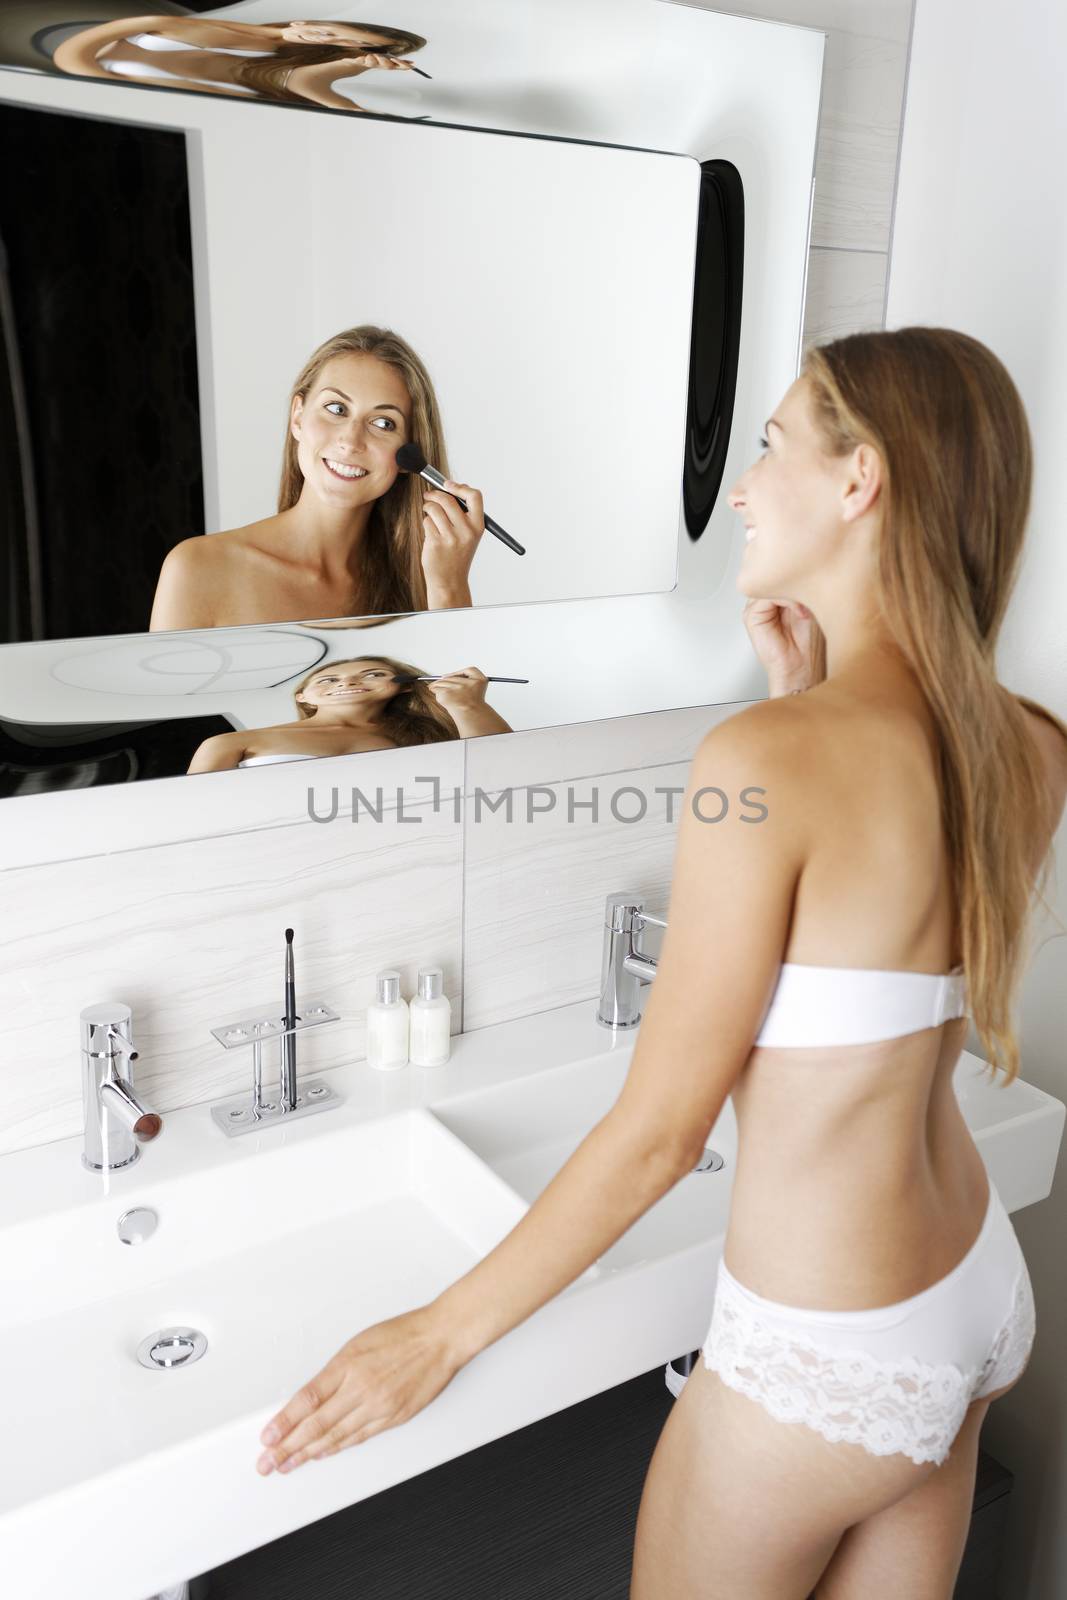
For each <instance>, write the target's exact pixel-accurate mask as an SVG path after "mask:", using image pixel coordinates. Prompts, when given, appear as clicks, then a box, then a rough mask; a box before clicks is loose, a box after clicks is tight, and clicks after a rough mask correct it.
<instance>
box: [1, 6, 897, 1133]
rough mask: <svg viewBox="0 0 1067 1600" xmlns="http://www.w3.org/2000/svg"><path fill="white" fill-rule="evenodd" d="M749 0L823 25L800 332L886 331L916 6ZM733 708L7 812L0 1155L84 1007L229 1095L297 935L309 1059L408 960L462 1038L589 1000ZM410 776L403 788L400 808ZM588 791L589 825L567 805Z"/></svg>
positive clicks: (351, 1022)
mask: <svg viewBox="0 0 1067 1600" xmlns="http://www.w3.org/2000/svg"><path fill="white" fill-rule="evenodd" d="M708 9H712V10H714V9H722V10H726V9H734V8H733V7H729V8H728V7H725V6H724V7H714V6H712V7H709V8H708ZM739 9H740V8H739ZM748 10H749V13H750V14H753V15H759V16H765V17H772V18H776V19H778V20H781V21H786V22H796V23H807V24H811V25H815V26H822V27H826V28H827V29H828V30H829V43H828V51H827V63H826V78H825V86H824V99H823V114H822V121H821V125H820V136H819V147H818V157H817V172H816V203H815V209H814V217H813V237H812V250H811V256H810V267H809V280H808V295H807V307H806V320H805V339H806V341H810V340H812V339H817V338H825V337H828V336H831V335H833V334H836V333H841V332H848V331H852V330H853V329H856V328H860V327H870V326H880V325H881V323H882V321H883V316H882V306H883V300H884V284H885V270H886V260H887V251H888V248H889V236H890V223H891V216H892V202H893V188H894V182H895V172H896V150H897V140H898V134H899V123H900V114H901V102H902V97H903V87H904V81H905V75H906V64H907V51H908V38H909V30H910V23H911V0H768V3H767V4H766V5H763V6H760V5H753V6H752V7H750V8H748ZM738 709H740V707H739V706H738V705H736V704H727V705H715V706H703V707H701V706H697V707H689V708H684V709H682V710H678V711H666V712H660V713H655V714H650V715H645V716H635V717H622V718H618V719H615V720H612V721H607V722H597V723H589V724H584V725H581V724H580V725H576V726H572V727H566V728H557V729H546V730H543V731H537V732H531V733H521V734H506V735H502V736H499V737H497V738H494V739H486V740H474V741H471V742H470V743H468V744H467V745H466V746H461V745H458V744H457V745H455V746H435V747H432V753H431V751H429V750H422V751H418V752H411V751H395V752H386V753H383V755H382V756H380V757H370V756H361V757H339V758H336V759H335V760H333V761H327V762H319V763H316V771H315V777H314V783H313V786H312V787H313V789H314V796H315V803H314V807H313V809H314V810H315V812H316V814H318V815H323V814H326V813H327V812H328V810H329V807H330V791H331V789H332V788H333V786H335V785H336V786H337V788H338V793H339V798H340V804H339V809H338V816H337V817H336V819H334V820H333V821H331V822H329V823H320V822H315V821H312V820H311V817H310V816H309V811H308V803H307V794H308V788H309V784H308V780H307V777H306V773H305V772H304V771H300V772H298V773H294V771H293V769H290V770H289V771H288V772H286V770H285V769H284V768H273V769H269V768H267V769H263V770H262V771H260V772H257V773H255V774H249V773H242V774H241V777H240V779H239V780H237V782H236V783H235V781H234V780H235V778H236V775H235V774H231V773H216V774H205V775H203V776H202V777H200V778H198V779H197V780H196V786H195V793H194V794H191V795H190V794H188V793H187V791H186V790H185V789H184V787H183V788H182V792H181V797H180V800H181V807H182V811H181V818H182V826H181V828H180V829H178V830H177V831H178V832H180V834H181V837H180V838H179V839H178V840H177V842H168V843H164V842H162V840H163V838H168V839H173V836H174V834H175V832H176V829H175V824H174V816H173V812H174V807H175V806H176V805H177V804H178V798H179V797H177V796H175V795H174V794H173V793H172V791H171V789H170V788H169V787H168V786H167V785H166V784H158V785H153V786H152V787H153V789H156V790H158V791H159V794H158V795H157V796H154V797H153V803H152V804H151V805H149V804H147V803H146V804H138V803H135V802H136V801H138V800H139V798H140V792H139V791H138V794H137V795H135V796H133V797H132V798H131V796H130V795H127V794H125V793H124V794H123V795H121V796H120V797H118V798H116V796H115V793H114V791H103V790H102V791H97V792H95V793H93V794H91V795H83V794H76V795H63V794H60V795H48V796H41V797H39V799H38V800H36V801H33V802H30V801H25V800H23V801H19V802H18V805H17V807H13V808H12V810H13V812H14V814H13V815H12V816H11V817H10V818H7V817H5V830H4V835H3V837H2V838H0V895H2V906H3V922H2V932H0V1015H2V1016H3V1017H4V1042H5V1046H6V1058H5V1060H4V1062H3V1065H2V1066H0V1077H2V1081H3V1094H2V1096H0V1153H2V1152H5V1151H8V1150H13V1149H18V1148H22V1147H24V1146H28V1145H35V1144H43V1143H47V1142H48V1141H50V1140H53V1139H61V1138H66V1137H68V1136H70V1135H72V1134H76V1133H77V1132H78V1131H79V1129H80V1126H81V1099H80V1096H81V1086H80V1080H79V1074H78V1013H79V1012H80V1010H81V1009H82V1007H83V1006H85V1005H88V1004H90V1003H91V1002H93V1001H96V1000H102V999H108V998H111V999H122V1000H125V1001H127V1002H128V1003H129V1004H130V1005H131V1006H132V1007H133V1010H134V1018H135V1026H136V1037H137V1042H138V1045H139V1048H140V1051H141V1057H140V1060H139V1062H138V1064H137V1083H138V1085H139V1087H140V1088H141V1089H142V1090H143V1092H144V1095H145V1097H146V1099H147V1100H149V1101H150V1102H151V1103H152V1104H153V1105H155V1106H157V1107H158V1108H159V1109H160V1110H162V1111H166V1110H168V1109H173V1108H175V1107H177V1106H182V1105H190V1104H196V1103H200V1102H204V1101H207V1100H211V1099H215V1098H218V1097H219V1096H221V1095H225V1094H228V1093H232V1092H234V1091H236V1090H238V1089H240V1088H242V1087H243V1086H244V1084H245V1082H246V1081H247V1080H248V1078H249V1076H250V1063H246V1062H245V1061H244V1060H243V1059H242V1058H241V1057H237V1056H234V1055H232V1054H230V1053H224V1052H223V1051H222V1049H221V1047H219V1046H218V1045H217V1044H216V1043H215V1041H214V1039H213V1038H212V1037H211V1035H210V1033H209V1031H208V1030H209V1029H210V1028H211V1027H212V1026H214V1025H216V1024H218V1023H219V1022H222V1021H225V1020H227V1018H228V1017H230V1016H233V1015H235V1014H237V1013H238V1012H244V1011H245V1009H246V1007H247V1008H248V1009H251V1010H255V1009H256V1008H257V1007H258V1006H259V1005H260V1004H261V1003H263V1002H267V1003H272V1002H273V1001H275V1000H276V999H277V994H278V988H279V977H280V973H281V956H282V937H283V929H284V928H285V926H286V925H287V924H288V925H291V926H293V927H294V928H295V929H296V934H297V949H298V952H299V961H300V966H299V982H300V992H301V994H302V995H305V996H308V997H311V995H312V991H314V993H315V994H317V995H320V996H321V997H322V998H324V999H327V1000H332V1001H333V1002H334V1003H335V1004H336V1005H337V1007H338V1009H339V1010H340V1011H341V1012H342V1013H343V1020H342V1021H341V1022H339V1023H335V1024H331V1025H330V1026H328V1027H326V1028H324V1029H323V1030H322V1031H321V1033H318V1034H313V1035H310V1036H308V1037H307V1038H306V1040H305V1041H304V1042H303V1046H302V1063H303V1066H305V1067H306V1068H309V1069H315V1068H325V1067H329V1066H331V1065H334V1064H336V1063H338V1062H340V1061H341V1060H345V1059H347V1060H351V1059H353V1058H358V1057H360V1056H362V1055H363V1053H364V1048H363V1024H362V1013H363V1011H364V1009H365V1007H366V1005H367V1004H368V1002H369V1001H370V999H371V998H372V993H373V976H374V973H375V971H377V970H378V969H379V968H381V967H383V966H397V967H399V968H400V969H401V971H402V972H403V974H404V977H405V980H406V990H405V992H408V993H410V991H411V989H412V987H413V980H414V977H415V971H416V968H417V966H418V965H419V963H420V962H429V961H432V962H436V963H440V964H441V965H443V966H444V968H445V973H446V990H447V993H448V995H449V997H450V999H451V1000H452V1003H453V1025H454V1029H455V1030H456V1031H459V1030H460V1029H461V1028H462V1029H474V1028H481V1027H485V1026H488V1025H490V1024H491V1023H494V1022H498V1021H502V1020H504V1019H506V1018H510V1017H516V1016H523V1015H527V1014H529V1013H531V1012H534V1011H540V1010H547V1009H551V1008H553V1007H557V1006H561V1005H566V1004H568V1003H569V1002H571V1001H573V1000H578V999H583V998H586V997H588V998H589V1000H590V1002H592V1000H593V998H594V996H595V994H596V989H597V985H598V982H599V976H600V924H601V920H602V910H603V897H604V895H605V894H606V893H608V892H609V891H610V890H612V889H616V888H630V887H633V888H635V889H637V890H638V891H639V892H641V893H642V894H644V896H645V898H646V901H647V903H648V905H649V907H650V909H652V910H654V911H656V910H662V909H663V907H664V906H665V905H666V900H667V891H668V884H669V880H670V873H671V865H672V861H673V854H674V836H675V826H674V824H673V823H672V822H670V821H668V820H667V810H666V807H667V798H666V796H665V795H664V794H662V793H659V794H657V792H656V791H657V790H664V789H667V788H669V787H671V786H675V787H677V786H679V785H684V783H685V777H686V768H687V765H688V762H689V760H690V759H691V757H692V754H693V751H694V749H695V748H696V746H697V744H698V743H699V741H700V739H701V737H702V736H703V734H704V732H705V731H706V730H707V729H708V728H710V727H711V726H712V724H713V723H715V722H717V721H721V720H722V719H723V718H725V717H727V716H730V715H732V714H733V713H734V712H736V711H737V710H738ZM357 764H358V775H357V772H356V770H355V766H356V765H357ZM417 777H419V778H421V779H422V780H424V781H421V782H416V781H415V780H416V778H417ZM431 778H436V780H437V781H438V783H439V785H440V794H441V803H440V804H438V805H436V806H435V804H434V803H433V800H432V791H431V788H430V786H429V779H431ZM354 783H358V785H359V786H360V788H361V789H362V791H363V793H364V795H366V796H368V797H372V796H373V794H374V792H375V791H376V790H377V789H379V788H380V789H381V790H382V794H383V800H382V815H381V818H380V820H377V821H374V820H373V819H372V818H371V817H370V816H369V815H368V814H367V812H366V811H365V809H363V808H362V807H360V806H358V805H357V808H356V811H357V814H356V820H355V821H353V820H352V805H351V788H350V786H351V785H352V784H354ZM398 784H405V785H407V786H408V789H409V792H411V793H413V799H410V798H407V799H405V800H404V802H403V804H402V805H401V806H400V807H398V805H397V801H396V789H397V785H398ZM238 785H239V787H238ZM412 786H413V788H412ZM594 789H596V790H598V792H599V802H600V808H601V809H600V819H599V821H598V822H597V823H596V824H593V823H592V822H591V821H590V820H589V818H590V813H589V811H588V809H584V808H583V807H582V806H581V802H582V801H588V800H589V799H590V798H591V797H592V793H593V790H594ZM164 790H167V793H166V794H164V793H163V791H164ZM457 790H458V791H459V793H460V795H461V796H462V798H461V800H460V801H458V802H456V803H453V799H452V797H453V795H454V794H455V793H456V791H457ZM504 790H510V791H511V799H512V820H511V821H510V822H509V821H508V820H507V815H506V811H505V810H503V809H501V810H499V811H497V812H496V813H492V812H490V810H489V808H488V806H487V805H484V804H483V805H482V808H481V811H480V813H479V811H478V809H477V807H478V796H479V794H482V795H489V796H494V797H496V799H497V801H498V803H499V799H500V796H501V794H502V792H503V791H504ZM532 790H535V791H536V793H534V794H533V806H534V808H535V809H534V810H533V812H532V813H531V814H530V815H529V819H527V816H528V813H527V803H528V799H529V798H530V795H531V792H532ZM569 793H570V794H571V795H572V797H573V801H574V802H577V804H575V807H574V820H573V821H569V820H568V810H567V801H568V794H569ZM612 796H616V797H617V799H616V806H617V810H618V816H615V815H613V814H612V809H611V800H612ZM85 805H95V806H97V807H98V808H99V809H101V811H102V812H104V811H106V812H107V818H108V826H109V830H110V831H109V833H108V835H107V837H106V840H105V847H104V848H103V849H101V847H100V843H99V840H100V838H101V835H100V833H99V831H98V830H97V832H96V833H95V836H94V837H95V839H96V841H97V842H96V843H95V844H94V847H93V848H94V853H92V854H89V853H86V850H85V847H84V845H83V844H82V843H81V840H80V838H79V821H80V818H81V817H82V816H83V815H84V813H83V812H81V811H79V807H84V806H85ZM19 808H23V809H19ZM642 808H643V814H642V815H641V816H640V820H637V821H633V822H629V821H624V820H621V818H622V817H624V816H629V815H632V814H635V813H640V812H642ZM8 823H10V826H7V825H6V824H8Z"/></svg>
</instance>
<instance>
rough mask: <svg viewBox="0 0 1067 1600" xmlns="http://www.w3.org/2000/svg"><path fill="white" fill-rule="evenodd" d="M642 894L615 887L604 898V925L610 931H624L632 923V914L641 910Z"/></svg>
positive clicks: (642, 904) (642, 905) (642, 903)
mask: <svg viewBox="0 0 1067 1600" xmlns="http://www.w3.org/2000/svg"><path fill="white" fill-rule="evenodd" d="M644 904H645V901H644V896H643V895H639V894H637V893H636V892H635V891H634V890H632V889H616V890H615V891H614V893H612V894H609V895H608V896H607V897H606V898H605V900H604V926H605V928H610V930H611V932H612V933H625V932H627V931H628V930H629V928H630V927H631V926H632V925H633V919H634V916H635V915H636V914H637V913H638V912H639V911H641V910H642V908H643V907H644Z"/></svg>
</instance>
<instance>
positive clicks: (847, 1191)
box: [724, 684, 1067, 1311]
mask: <svg viewBox="0 0 1067 1600" xmlns="http://www.w3.org/2000/svg"><path fill="white" fill-rule="evenodd" d="M807 698H808V700H809V701H810V705H809V706H806V707H805V713H806V714H807V716H808V718H809V721H810V727H811V737H810V749H811V752H812V761H813V767H812V769H811V771H812V772H813V773H817V781H815V782H811V781H809V782H808V784H807V785H806V790H807V792H808V793H809V794H810V795H812V796H813V797H814V801H813V803H814V804H816V805H817V807H818V814H817V818H816V819H815V820H816V826H815V827H813V829H812V836H813V837H815V838H817V839H818V841H819V843H818V845H817V847H816V849H815V850H814V851H813V853H812V855H811V857H810V858H809V860H808V862H807V863H806V864H805V867H804V870H803V872H802V874H801V878H800V882H799V884H798V887H797V892H796V898H795V901H794V908H793V917H792V922H791V924H790V930H789V936H788V940H787V944H786V949H785V951H784V953H783V960H784V961H791V962H799V963H806V964H810V965H813V966H823V967H831V966H841V967H866V968H876V969H886V970H901V971H914V972H934V973H945V972H948V971H949V970H950V969H951V968H952V967H953V966H955V965H956V964H957V963H958V962H959V961H960V959H961V951H960V950H959V948H958V945H957V937H958V919H957V909H956V906H955V904H954V903H953V899H954V897H953V893H952V885H951V881H950V876H949V864H948V859H947V853H946V849H945V841H944V837H943V830H942V827H941V822H940V807H939V798H938V786H937V767H936V753H935V745H934V739H933V724H932V720H931V719H930V717H929V713H928V712H927V710H926V708H925V706H923V707H921V709H920V708H919V707H918V706H914V707H911V708H902V707H900V706H899V705H898V706H893V705H891V704H887V705H886V706H884V707H881V708H877V709H873V710H872V706H871V703H870V701H869V700H866V701H864V702H863V703H862V704H859V703H857V702H853V703H852V704H850V703H849V702H848V701H847V699H844V698H842V697H841V696H839V695H838V694H837V693H836V692H835V690H834V688H833V686H832V685H831V684H826V685H822V686H820V687H819V689H817V690H813V691H809V696H808V697H807ZM1027 718H1028V722H1029V724H1030V726H1031V728H1032V731H1033V733H1034V738H1035V741H1036V743H1037V744H1038V746H1039V748H1040V750H1041V752H1042V757H1043V759H1044V761H1045V763H1046V767H1047V770H1048V771H1049V774H1050V778H1051V781H1052V783H1053V786H1054V792H1055V793H1056V794H1057V795H1058V796H1059V810H1058V814H1062V810H1063V805H1064V800H1065V798H1067V744H1065V742H1064V740H1063V738H1062V736H1061V735H1060V734H1059V733H1058V731H1057V730H1056V729H1055V728H1054V727H1053V726H1052V724H1051V723H1049V722H1048V721H1047V720H1046V719H1044V718H1039V717H1037V716H1036V715H1034V714H1033V713H1030V712H1027ZM809 777H810V774H809ZM1050 842H1051V835H1049V836H1048V837H1046V838H1045V839H1044V840H1040V841H1035V855H1034V872H1035V877H1036V873H1037V871H1038V869H1039V867H1040V865H1041V862H1042V861H1043V860H1044V857H1045V855H1046V854H1047V851H1048V847H1049V844H1050ZM967 1032H968V1021H967V1019H966V1018H965V1017H961V1018H957V1019H955V1020H953V1021H950V1022H946V1023H943V1024H942V1025H941V1026H939V1027H936V1028H926V1029H923V1030H922V1031H920V1032H916V1033H911V1034H908V1035H906V1036H904V1037H902V1038H897V1039H887V1040H883V1041H880V1042H878V1043H875V1044H869V1045H834V1046H819V1047H815V1046H811V1047H808V1046H804V1047H790V1048H781V1047H769V1046H755V1047H754V1048H753V1050H752V1053H751V1055H750V1056H749V1058H748V1060H747V1061H746V1063H745V1066H744V1068H743V1069H742V1072H741V1074H740V1077H739V1078H738V1080H737V1082H736V1084H735V1086H734V1088H733V1091H732V1100H733V1104H734V1110H735V1112H736V1116H737V1123H738V1133H739V1142H740V1152H739V1157H738V1170H737V1174H736V1177H735V1181H734V1188H733V1198H732V1206H731V1216H730V1225H729V1230H728V1233H727V1238H726V1244H725V1249H724V1257H725V1260H726V1265H727V1267H728V1268H729V1270H730V1271H731V1272H733V1273H734V1274H735V1276H736V1277H738V1278H739V1279H740V1281H741V1282H742V1283H744V1284H745V1285H746V1286H747V1287H748V1288H750V1289H751V1290H752V1291H753V1292H754V1293H756V1294H760V1295H763V1296H764V1297H766V1298H767V1299H772V1300H777V1301H780V1302H781V1303H784V1304H787V1305H793V1306H805V1307H812V1308H818V1309H823V1310H842V1311H845V1310H859V1309H863V1308H867V1307H876V1306H882V1305H890V1304H893V1303H894V1302H896V1301H898V1300H903V1299H907V1298H909V1297H910V1296H911V1295H914V1294H918V1293H919V1292H921V1291H922V1290H923V1289H925V1288H927V1287H928V1286H929V1285H930V1284H932V1283H934V1282H936V1281H937V1280H938V1279H939V1278H941V1277H943V1276H944V1275H945V1274H946V1273H947V1272H949V1271H951V1269H952V1267H953V1266H955V1264H956V1263H957V1262H958V1261H959V1260H960V1259H961V1258H962V1257H963V1256H964V1255H965V1254H966V1252H967V1250H968V1249H969V1248H970V1246H971V1245H972V1244H973V1243H974V1240H975V1239H976V1238H977V1235H978V1232H979V1229H980V1227H981V1224H982V1220H983V1217H984V1213H985V1208H986V1204H987V1200H988V1181H987V1177H986V1173H985V1169H984V1163H983V1161H982V1158H981V1156H980V1155H979V1153H978V1150H977V1147H976V1146H975V1144H974V1141H973V1139H972V1137H971V1134H970V1132H969V1130H968V1128H967V1125H966V1123H965V1122H964V1120H963V1116H962V1114H961V1112H960V1110H959V1106H958V1103H957V1100H956V1096H955V1093H954V1091H953V1087H952V1076H953V1070H954V1068H955V1066H956V1063H957V1062H958V1060H959V1056H960V1052H961V1050H962V1048H963V1045H964V1041H965V1039H966V1037H967Z"/></svg>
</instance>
